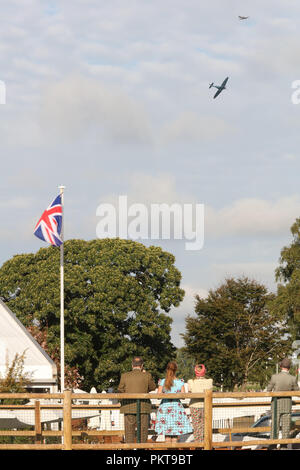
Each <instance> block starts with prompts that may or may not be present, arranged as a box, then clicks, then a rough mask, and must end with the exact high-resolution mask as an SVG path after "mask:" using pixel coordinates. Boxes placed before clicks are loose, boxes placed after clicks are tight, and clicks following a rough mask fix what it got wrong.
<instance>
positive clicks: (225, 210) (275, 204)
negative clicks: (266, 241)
mask: <svg viewBox="0 0 300 470" xmlns="http://www.w3.org/2000/svg"><path fill="white" fill-rule="evenodd" d="M299 215H300V198H299V196H297V195H295V196H287V197H282V198H280V199H278V200H277V201H268V200H264V199H257V198H243V199H239V200H237V201H234V202H233V203H232V204H230V205H227V206H225V207H222V208H220V209H215V208H213V207H209V206H206V207H205V231H206V233H207V234H208V236H210V237H213V238H220V237H222V236H230V235H234V236H249V237H253V236H260V235H269V236H277V235H280V234H284V233H288V232H289V229H290V227H291V225H292V223H293V222H294V221H295V218H296V217H299Z"/></svg>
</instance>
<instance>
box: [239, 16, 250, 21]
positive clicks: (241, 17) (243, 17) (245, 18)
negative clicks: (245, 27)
mask: <svg viewBox="0 0 300 470" xmlns="http://www.w3.org/2000/svg"><path fill="white" fill-rule="evenodd" d="M248 18H249V16H239V19H240V20H247V19H248Z"/></svg>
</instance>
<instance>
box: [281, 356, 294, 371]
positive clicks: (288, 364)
mask: <svg viewBox="0 0 300 470" xmlns="http://www.w3.org/2000/svg"><path fill="white" fill-rule="evenodd" d="M280 367H283V368H284V369H289V368H290V367H291V360H290V359H289V358H288V357H285V358H284V359H282V361H281V363H280Z"/></svg>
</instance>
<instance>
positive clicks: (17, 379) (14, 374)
mask: <svg viewBox="0 0 300 470" xmlns="http://www.w3.org/2000/svg"><path fill="white" fill-rule="evenodd" d="M24 361H25V351H24V352H23V354H18V353H16V355H15V357H14V359H13V361H12V363H11V364H9V363H8V361H7V363H6V374H5V376H4V377H3V378H0V393H25V392H26V387H27V385H29V383H30V374H29V373H25V372H24ZM26 401H27V400H18V399H11V398H10V399H3V400H1V402H2V404H8V403H9V404H23V403H25V402H26Z"/></svg>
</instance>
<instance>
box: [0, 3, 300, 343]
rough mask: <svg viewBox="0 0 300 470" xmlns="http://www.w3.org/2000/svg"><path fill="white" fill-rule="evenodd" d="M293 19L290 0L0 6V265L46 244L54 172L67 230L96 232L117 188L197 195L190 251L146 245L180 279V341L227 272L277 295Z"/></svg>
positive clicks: (292, 163) (289, 186)
mask: <svg viewBox="0 0 300 470" xmlns="http://www.w3.org/2000/svg"><path fill="white" fill-rule="evenodd" d="M238 15H245V16H247V15H249V16H250V18H249V19H248V20H247V21H240V20H239V19H238ZM299 28H300V5H299V2H297V1H296V0H265V1H263V0H262V1H258V0H251V1H250V0H245V1H244V2H243V3H242V4H241V2H238V1H233V0H226V1H224V0H215V1H214V2H210V3H206V2H199V1H196V0H184V1H183V0H180V1H179V0H172V1H171V0H163V1H161V0H160V1H157V0H152V1H151V2H150V1H148V0H134V1H133V0H132V1H131V0H129V1H127V2H124V1H121V0H118V1H117V0H111V1H110V2H105V1H102V0H84V1H83V0H73V1H72V2H71V1H63V0H62V1H59V2H55V1H52V2H46V1H38V0H18V1H16V0H11V1H10V2H9V3H6V4H5V5H3V6H2V12H1V19H0V52H1V53H0V70H1V75H0V80H3V81H4V82H5V84H6V104H5V105H0V149H1V154H0V155H1V182H2V184H1V190H0V191H1V193H0V194H1V200H0V214H1V220H2V224H1V228H0V241H1V244H0V262H1V263H3V262H4V261H6V260H7V259H9V258H10V257H11V256H13V255H14V254H17V253H29V252H35V251H37V250H38V249H39V248H40V247H41V246H45V244H43V243H42V242H39V240H38V239H36V238H35V237H34V236H33V234H32V232H33V227H34V225H35V223H36V221H37V219H38V218H39V216H40V215H41V212H42V211H43V210H44V209H45V207H46V206H47V205H48V204H49V203H50V202H51V200H52V199H53V198H54V197H55V196H56V194H57V192H58V189H57V188H58V186H59V185H61V184H64V185H65V186H66V191H65V232H66V238H84V239H87V240H90V239H93V238H95V237H96V226H97V222H98V219H97V217H96V210H97V207H98V206H99V204H101V203H105V202H110V201H116V199H117V198H118V196H119V195H124V194H126V195H128V199H129V200H130V201H134V202H138V203H144V204H148V205H149V204H151V203H157V202H161V203H163V202H166V203H169V204H171V203H192V204H196V203H201V204H204V206H205V241H204V247H203V249H202V250H200V251H198V252H193V251H190V252H188V251H186V250H185V247H184V245H185V241H184V240H183V241H174V240H170V241H166V240H163V241H161V242H159V241H153V244H159V245H161V246H162V247H163V248H164V249H166V250H168V251H171V252H172V253H174V255H175V256H176V264H177V266H178V268H179V269H180V270H181V272H182V276H183V279H182V286H183V288H184V289H185V290H186V298H185V300H184V302H183V303H182V304H181V306H180V307H179V308H177V309H173V311H172V317H173V319H174V323H173V330H172V339H173V341H174V343H175V344H176V345H177V346H181V345H182V344H183V343H182V340H181V339H180V333H183V332H184V328H185V321H184V320H185V317H186V315H187V314H193V304H194V295H195V294H199V295H202V296H205V295H207V292H208V290H209V289H214V288H216V287H217V286H218V285H219V284H220V283H221V282H223V280H224V279H225V277H226V276H239V275H247V276H249V277H251V278H255V279H257V280H258V281H260V282H262V283H264V284H265V285H267V286H268V287H269V289H271V290H273V291H274V290H275V289H276V284H275V279H274V269H275V268H276V266H277V265H278V258H279V255H280V250H281V249H282V247H283V246H284V245H286V244H288V243H290V242H291V236H290V226H291V225H292V223H293V221H294V220H295V218H296V217H298V216H299V213H300V195H299V170H300V153H299V135H300V133H299V130H300V105H295V104H293V103H292V100H291V96H292V93H293V89H292V83H293V81H295V80H299V79H300V71H299V67H298V57H299V52H300V51H299V49H300V45H299V40H298V39H299V38H298V34H297V31H298V30H299ZM226 76H229V77H230V78H229V82H228V89H227V90H226V91H224V92H223V93H222V94H221V95H220V96H219V97H218V98H217V99H216V100H213V99H212V92H213V90H209V89H208V85H209V83H211V82H212V81H214V82H215V83H220V82H221V81H222V80H223V79H224V78H225V77H226ZM150 243H151V242H150V241H149V240H148V241H145V244H147V245H149V244H150Z"/></svg>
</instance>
